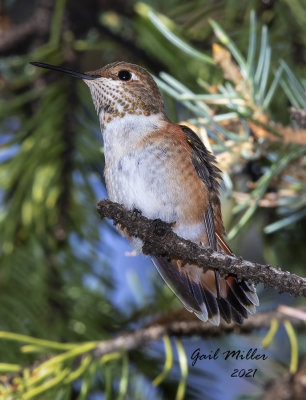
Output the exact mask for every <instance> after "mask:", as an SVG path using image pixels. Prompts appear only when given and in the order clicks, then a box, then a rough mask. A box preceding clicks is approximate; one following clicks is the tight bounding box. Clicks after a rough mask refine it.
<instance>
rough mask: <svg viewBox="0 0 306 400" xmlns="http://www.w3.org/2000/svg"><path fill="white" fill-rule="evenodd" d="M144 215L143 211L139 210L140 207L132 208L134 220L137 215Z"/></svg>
mask: <svg viewBox="0 0 306 400" xmlns="http://www.w3.org/2000/svg"><path fill="white" fill-rule="evenodd" d="M141 215H142V212H141V211H140V210H138V208H133V210H132V219H133V221H135V220H136V218H137V217H140V216H141Z"/></svg>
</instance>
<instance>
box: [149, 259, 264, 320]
mask: <svg viewBox="0 0 306 400" xmlns="http://www.w3.org/2000/svg"><path fill="white" fill-rule="evenodd" d="M153 262H154V264H155V266H156V268H157V270H158V272H159V273H160V275H161V276H162V277H163V279H164V280H165V282H166V283H167V285H168V286H169V287H170V289H171V290H172V291H173V292H174V293H175V294H176V295H177V297H178V298H179V299H180V300H181V302H182V303H183V304H184V306H185V307H186V308H187V310H188V311H191V312H194V313H195V314H196V315H197V317H198V318H200V319H201V320H203V321H210V322H211V323H213V324H214V325H219V323H220V318H222V319H223V320H224V321H225V322H227V323H230V322H231V321H235V322H237V323H238V324H241V323H242V322H243V319H244V318H247V317H248V315H250V314H253V313H254V312H255V306H257V305H258V297H257V295H256V291H255V288H254V287H253V286H252V285H249V284H248V283H247V282H245V281H242V282H238V280H237V278H236V277H234V276H229V277H227V278H220V277H219V275H218V274H216V276H215V274H214V272H213V271H211V270H208V271H207V272H203V271H202V269H200V267H198V266H196V265H190V264H186V265H181V263H180V262H179V261H176V260H169V259H167V258H165V257H154V258H153Z"/></svg>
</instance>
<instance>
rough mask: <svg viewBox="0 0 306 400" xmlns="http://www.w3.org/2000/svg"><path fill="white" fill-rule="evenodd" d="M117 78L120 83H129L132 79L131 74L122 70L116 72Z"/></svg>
mask: <svg viewBox="0 0 306 400" xmlns="http://www.w3.org/2000/svg"><path fill="white" fill-rule="evenodd" d="M118 78H119V79H120V80H121V81H129V80H130V79H131V78H132V74H131V73H130V71H128V70H126V69H122V70H121V71H119V72H118Z"/></svg>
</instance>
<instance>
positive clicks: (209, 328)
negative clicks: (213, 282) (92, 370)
mask: <svg viewBox="0 0 306 400" xmlns="http://www.w3.org/2000/svg"><path fill="white" fill-rule="evenodd" d="M298 310H299V311H300V312H301V313H304V314H305V313H306V308H305V307H300V308H298ZM190 315H192V314H190ZM305 315H306V314H305ZM272 319H276V320H277V321H278V322H279V323H280V324H281V323H283V322H284V321H285V320H287V321H290V322H291V323H292V325H293V326H294V327H295V328H300V327H304V326H305V321H304V320H303V319H299V318H296V317H294V316H289V315H287V314H284V313H282V312H281V311H270V312H266V313H262V314H255V315H251V316H249V318H248V319H246V320H244V322H243V324H242V325H237V324H236V323H234V322H231V323H230V324H226V323H224V322H222V323H221V324H220V326H215V325H212V324H210V323H203V321H200V320H198V319H196V317H194V316H192V318H191V319H189V318H188V319H186V320H183V321H174V322H168V323H165V324H163V323H161V321H157V323H154V324H152V325H150V326H148V327H146V328H143V329H140V330H136V331H134V332H131V333H126V334H124V333H122V334H121V335H120V336H118V337H116V338H115V339H110V340H105V341H103V342H99V343H98V344H97V347H96V348H95V350H94V351H93V355H94V358H98V357H101V356H103V355H105V354H109V353H113V352H117V351H122V350H124V351H132V350H135V349H139V348H141V347H143V346H144V345H146V344H148V343H149V342H152V341H156V340H160V339H161V338H163V337H164V336H165V335H170V336H176V337H179V336H185V337H186V336H194V335H198V336H202V337H205V338H208V337H213V338H216V337H219V336H222V335H225V334H228V333H232V332H235V333H236V334H248V333H251V332H253V331H254V330H257V329H265V328H266V329H268V328H270V325H271V321H272Z"/></svg>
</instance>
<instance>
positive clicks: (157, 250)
mask: <svg viewBox="0 0 306 400" xmlns="http://www.w3.org/2000/svg"><path fill="white" fill-rule="evenodd" d="M97 210H98V213H99V214H100V216H101V218H104V217H106V218H110V219H112V220H113V221H114V223H115V225H117V224H118V225H120V227H121V228H122V229H124V231H125V232H127V233H128V234H129V236H135V237H137V238H139V239H141V240H142V241H143V247H142V251H143V253H144V254H148V255H153V256H166V257H169V258H178V259H180V260H181V261H182V262H189V263H196V264H197V265H199V266H201V267H202V268H203V269H205V270H206V269H207V268H213V269H217V270H218V271H219V272H220V274H221V276H226V275H229V274H233V275H236V276H237V277H238V279H243V280H246V281H248V282H252V283H254V284H257V283H259V282H261V283H263V284H264V285H265V286H267V287H271V288H274V289H276V290H278V291H279V292H288V293H290V294H292V295H294V296H304V297H306V278H303V277H300V276H298V275H295V274H291V273H289V272H288V271H282V270H281V269H280V268H275V267H272V266H271V265H268V264H266V265H264V264H259V263H254V262H251V261H247V260H244V259H242V258H241V257H236V256H229V255H226V254H224V253H221V252H220V253H219V252H215V251H213V250H211V249H205V248H203V247H201V246H198V245H197V244H195V243H193V242H190V241H188V240H185V239H182V238H181V237H179V236H177V235H176V234H175V233H174V232H173V231H172V230H171V224H168V223H165V222H163V221H161V220H150V219H148V218H146V217H144V216H142V215H139V213H136V212H131V211H127V210H126V209H124V208H123V207H122V206H121V205H120V204H118V203H113V202H111V201H110V200H102V201H100V202H99V203H98V206H97ZM174 222H175V221H174Z"/></svg>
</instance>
